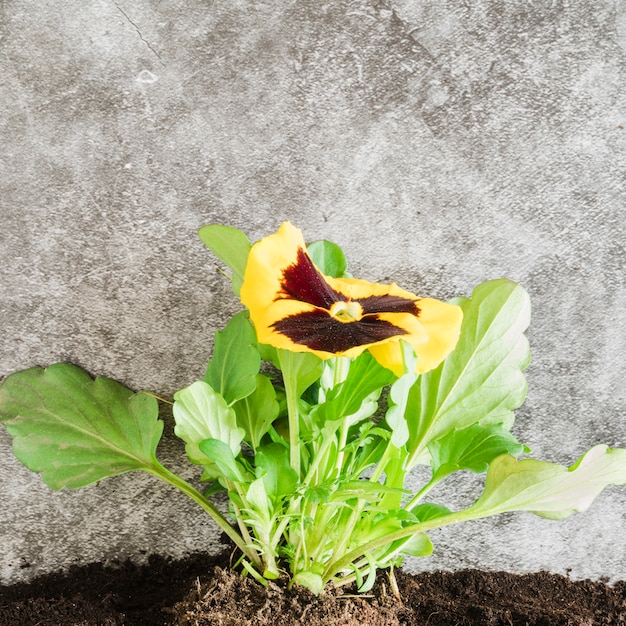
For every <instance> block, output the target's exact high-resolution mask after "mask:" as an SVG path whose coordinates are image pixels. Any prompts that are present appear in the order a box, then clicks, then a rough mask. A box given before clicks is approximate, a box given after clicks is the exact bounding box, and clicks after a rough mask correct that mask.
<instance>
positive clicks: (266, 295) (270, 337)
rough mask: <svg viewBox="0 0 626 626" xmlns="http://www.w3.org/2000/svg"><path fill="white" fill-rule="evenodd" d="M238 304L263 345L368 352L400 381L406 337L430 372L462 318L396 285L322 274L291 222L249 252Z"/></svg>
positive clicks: (326, 352)
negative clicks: (241, 305) (250, 321)
mask: <svg viewBox="0 0 626 626" xmlns="http://www.w3.org/2000/svg"><path fill="white" fill-rule="evenodd" d="M241 301H242V302H243V304H244V305H245V306H246V307H247V308H248V310H249V311H250V318H251V320H252V322H253V324H254V327H255V330H256V333H257V338H258V340H259V342H260V343H265V344H269V345H272V346H274V347H276V348H284V349H286V350H291V351H293V352H313V353H314V354H316V355H317V356H319V357H320V358H322V359H327V358H330V357H333V356H347V357H355V356H357V355H359V354H361V353H362V352H364V351H365V350H369V351H370V352H371V354H372V355H373V356H374V358H375V359H376V360H377V361H378V362H379V363H380V364H381V365H383V366H384V367H387V368H388V369H390V370H392V371H393V372H394V373H395V374H396V375H397V376H400V375H401V374H402V373H403V372H404V364H403V359H402V346H401V344H400V341H401V340H404V341H406V342H408V343H409V344H410V345H411V346H412V347H413V348H414V349H415V353H416V354H417V356H418V361H417V372H418V373H423V372H427V371H428V370H431V369H433V368H435V367H437V365H439V363H441V361H442V360H443V359H444V358H445V357H446V356H447V355H448V354H449V353H450V352H451V351H452V349H453V348H454V346H455V345H456V342H457V340H458V337H459V331H460V327H461V319H462V311H461V309H460V307H458V306H456V305H452V304H446V303H444V302H440V301H439V300H435V299H433V298H419V297H418V296H416V295H414V294H412V293H410V292H408V291H405V290H404V289H401V288H400V287H398V286H397V285H395V284H390V285H384V284H379V283H370V282H367V281H365V280H357V279H353V278H332V277H331V276H325V275H323V274H322V273H321V272H320V270H319V269H318V268H317V267H316V266H315V264H314V263H313V261H312V260H311V258H310V257H309V255H308V254H307V250H306V244H305V243H304V239H303V237H302V233H301V232H300V230H298V229H297V228H295V226H293V225H292V224H291V223H289V222H284V223H283V224H282V226H281V227H280V229H279V230H278V232H277V233H275V234H273V235H269V236H268V237H265V238H264V239H261V240H260V241H259V242H257V243H256V244H255V245H254V246H253V247H252V249H251V250H250V254H249V256H248V262H247V265H246V271H245V274H244V280H243V285H242V287H241Z"/></svg>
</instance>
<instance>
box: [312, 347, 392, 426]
mask: <svg viewBox="0 0 626 626" xmlns="http://www.w3.org/2000/svg"><path fill="white" fill-rule="evenodd" d="M393 379H394V374H393V373H392V372H391V371H390V370H388V369H387V368H386V367H383V366H382V365H380V364H379V363H378V361H376V359H375V358H374V357H373V356H372V355H371V354H370V353H369V352H364V353H363V354H361V355H360V356H358V357H357V358H356V359H354V360H353V361H352V363H351V364H350V369H349V371H348V375H347V377H346V379H345V380H344V381H343V382H342V383H340V384H339V385H337V386H335V387H333V388H332V389H330V391H329V392H328V393H327V395H326V400H325V402H323V403H322V404H320V405H318V408H317V411H316V415H317V419H318V421H319V422H320V423H323V422H325V421H335V420H340V419H341V420H343V419H345V418H347V417H349V416H351V415H354V414H356V413H357V412H359V410H360V409H361V406H362V405H363V404H364V403H365V402H367V401H368V400H369V399H370V396H372V395H375V396H376V398H377V397H378V394H379V393H380V390H381V389H382V388H383V387H385V386H386V385H388V384H389V383H390V382H391V381H392V380H393ZM370 404H371V402H370ZM377 406H378V405H377V404H376V402H375V401H374V403H373V406H372V407H371V410H369V411H366V412H365V414H364V415H363V416H362V417H361V419H364V418H366V417H369V416H370V415H371V414H372V413H373V412H374V411H375V410H376V408H377Z"/></svg>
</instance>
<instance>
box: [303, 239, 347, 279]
mask: <svg viewBox="0 0 626 626" xmlns="http://www.w3.org/2000/svg"><path fill="white" fill-rule="evenodd" d="M307 252H308V253H309V256H310V257H311V260H312V261H313V263H315V265H316V266H317V267H318V268H319V270H320V271H321V272H322V274H326V276H333V277H334V278H343V277H344V276H346V271H347V269H348V262H347V261H346V257H345V255H344V253H343V250H342V249H341V248H340V247H339V246H338V245H337V244H336V243H332V242H331V241H326V240H323V239H322V240H320V241H314V242H313V243H310V244H309V245H308V246H307Z"/></svg>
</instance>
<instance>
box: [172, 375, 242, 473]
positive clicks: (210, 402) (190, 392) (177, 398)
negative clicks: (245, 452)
mask: <svg viewBox="0 0 626 626" xmlns="http://www.w3.org/2000/svg"><path fill="white" fill-rule="evenodd" d="M173 412H174V420H175V421H176V426H175V427H174V433H176V435H177V436H178V437H180V438H181V439H182V440H183V441H184V442H185V443H186V444H187V445H186V451H187V456H188V457H189V460H190V461H191V462H192V463H196V464H197V465H205V464H206V455H205V454H204V453H203V452H201V450H200V448H199V444H200V442H202V441H204V440H205V439H218V440H219V441H222V442H223V443H225V444H226V445H227V446H228V447H229V448H230V450H231V452H232V454H233V456H234V457H237V456H238V455H239V453H240V452H241V445H240V444H241V441H242V439H243V437H244V435H245V432H244V430H243V428H239V427H238V426H237V418H236V417H235V411H233V409H232V408H230V407H229V406H228V405H227V404H226V402H225V400H224V398H222V396H221V395H220V394H219V393H217V391H215V390H214V389H212V388H211V386H210V385H208V384H207V383H205V382H204V381H201V380H199V381H197V382H195V383H193V384H192V385H190V386H189V387H186V388H185V389H182V390H181V391H178V392H177V393H175V394H174V408H173Z"/></svg>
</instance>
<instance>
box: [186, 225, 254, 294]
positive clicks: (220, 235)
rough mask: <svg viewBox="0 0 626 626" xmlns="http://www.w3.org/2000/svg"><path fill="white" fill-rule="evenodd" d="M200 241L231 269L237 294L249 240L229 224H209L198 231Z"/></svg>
mask: <svg viewBox="0 0 626 626" xmlns="http://www.w3.org/2000/svg"><path fill="white" fill-rule="evenodd" d="M198 236H199V237H200V239H201V240H202V243H203V244H204V245H205V246H206V247H207V248H208V249H209V250H210V251H211V252H212V253H213V254H214V255H215V256H216V257H217V258H218V259H219V260H220V261H222V262H223V263H225V264H226V265H227V266H228V267H229V268H230V269H231V270H232V272H233V273H232V275H231V281H232V284H233V291H234V292H235V294H236V295H239V291H240V289H241V284H242V283H243V276H244V273H245V271H246V264H247V263H248V254H249V252H250V248H251V247H252V246H251V245H250V241H249V240H248V238H247V237H246V235H245V234H244V233H242V232H241V231H240V230H238V229H237V228H232V227H231V226H222V225H221V224H209V225H207V226H203V227H202V228H201V229H200V230H199V231H198Z"/></svg>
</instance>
